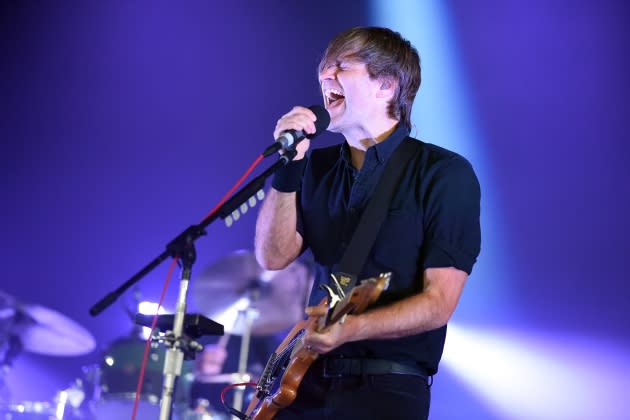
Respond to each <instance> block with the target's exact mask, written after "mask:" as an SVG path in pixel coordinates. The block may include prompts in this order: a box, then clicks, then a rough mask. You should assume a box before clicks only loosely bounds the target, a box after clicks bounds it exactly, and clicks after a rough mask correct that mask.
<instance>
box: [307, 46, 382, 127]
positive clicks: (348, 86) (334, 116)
mask: <svg viewBox="0 0 630 420" xmlns="http://www.w3.org/2000/svg"><path fill="white" fill-rule="evenodd" d="M319 83H320V87H321V90H322V95H323V96H324V103H325V105H326V109H327V110H328V112H329V113H330V125H329V126H328V130H329V131H333V132H341V133H344V132H349V131H352V130H356V129H359V130H361V129H364V128H365V127H366V124H368V123H369V121H371V120H372V119H373V118H375V117H376V118H381V117H382V116H381V115H380V114H382V108H381V107H380V106H378V101H377V100H376V93H377V92H378V90H379V88H380V82H379V81H378V80H374V79H372V78H370V75H369V74H368V71H367V67H366V65H365V64H364V63H362V62H360V61H357V60H356V59H351V58H344V57H343V56H342V57H340V58H338V59H337V60H336V61H334V62H332V61H331V62H328V63H326V64H325V65H324V66H323V67H322V70H321V71H320V73H319Z"/></svg>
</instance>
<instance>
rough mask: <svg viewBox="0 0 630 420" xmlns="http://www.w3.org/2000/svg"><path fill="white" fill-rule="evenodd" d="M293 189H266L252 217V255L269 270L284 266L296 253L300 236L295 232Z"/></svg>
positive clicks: (295, 212) (299, 246)
mask: <svg viewBox="0 0 630 420" xmlns="http://www.w3.org/2000/svg"><path fill="white" fill-rule="evenodd" d="M296 199H297V193H295V192H290V193H284V192H279V191H277V190H275V189H273V188H271V189H270V190H269V192H268V193H267V197H266V198H265V201H264V202H263V205H262V208H261V209H260V213H259V214H258V219H257V220H256V240H255V247H256V257H257V259H258V262H259V263H260V264H262V265H263V266H264V267H265V268H267V269H269V270H280V269H282V268H284V267H286V266H287V265H288V264H289V263H290V262H291V261H293V260H294V259H295V258H296V257H297V256H298V255H299V253H300V249H301V248H302V237H301V236H300V234H299V233H297V230H296V227H297V209H296V201H295V200H296Z"/></svg>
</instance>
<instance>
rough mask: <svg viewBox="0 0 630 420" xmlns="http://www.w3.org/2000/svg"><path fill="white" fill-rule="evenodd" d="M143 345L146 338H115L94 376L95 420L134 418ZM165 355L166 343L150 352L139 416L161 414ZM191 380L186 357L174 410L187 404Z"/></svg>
mask: <svg viewBox="0 0 630 420" xmlns="http://www.w3.org/2000/svg"><path fill="white" fill-rule="evenodd" d="M144 346H145V341H143V340H140V339H137V338H124V339H119V340H116V341H115V342H114V343H112V345H111V346H110V348H109V349H108V350H107V351H106V352H105V355H104V356H103V360H102V361H101V364H100V367H99V369H98V371H97V372H96V373H95V374H94V375H93V376H94V378H93V379H92V381H93V382H94V383H95V384H96V386H95V389H94V395H93V398H92V400H93V402H92V404H91V405H92V407H91V409H90V411H91V412H92V413H93V419H94V420H115V419H129V418H131V413H132V411H133V403H134V399H135V395H136V386H137V383H138V376H139V374H140V364H141V363H142V356H143V354H144ZM165 355H166V349H164V347H163V346H159V347H157V348H151V350H150V352H149V357H148V361H147V366H146V369H145V371H144V381H143V383H142V392H141V394H140V399H139V404H138V414H137V417H136V418H137V419H138V420H143V419H147V420H149V419H150V420H154V419H157V418H159V414H160V396H161V394H162V383H163V368H164V357H165ZM191 382H192V366H191V362H188V361H184V364H183V366H182V373H181V375H180V377H179V380H178V383H177V386H176V390H175V397H174V398H173V403H174V408H173V413H174V414H175V413H176V412H177V411H180V410H181V408H180V407H185V406H186V405H187V404H188V397H187V396H188V395H189V392H190V383H191Z"/></svg>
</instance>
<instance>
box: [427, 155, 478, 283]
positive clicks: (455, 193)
mask: <svg viewBox="0 0 630 420" xmlns="http://www.w3.org/2000/svg"><path fill="white" fill-rule="evenodd" d="M436 166H437V167H436V169H435V171H434V172H433V174H432V175H431V178H430V181H429V183H428V186H427V190H426V194H425V196H424V200H423V206H424V220H423V223H424V242H423V246H422V257H423V258H422V265H423V267H422V268H423V270H424V269H426V268H435V267H455V268H457V269H460V270H462V271H465V272H466V273H468V274H470V273H471V271H472V268H473V265H474V264H475V262H476V260H477V257H478V255H479V251H480V248H481V227H480V223H479V216H480V199H481V190H480V186H479V181H478V180H477V176H476V175H475V172H474V170H473V168H472V166H471V165H470V163H469V162H468V161H467V160H466V159H464V158H462V157H461V156H457V157H453V158H450V159H448V160H446V161H444V162H443V163H439V164H438V165H436Z"/></svg>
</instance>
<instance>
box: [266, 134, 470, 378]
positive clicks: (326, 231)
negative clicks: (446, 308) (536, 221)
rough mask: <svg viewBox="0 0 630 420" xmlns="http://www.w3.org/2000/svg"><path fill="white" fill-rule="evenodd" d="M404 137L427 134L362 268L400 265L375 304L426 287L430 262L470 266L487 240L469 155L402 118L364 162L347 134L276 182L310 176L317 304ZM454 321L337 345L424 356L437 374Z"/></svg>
mask: <svg viewBox="0 0 630 420" xmlns="http://www.w3.org/2000/svg"><path fill="white" fill-rule="evenodd" d="M402 141H414V142H417V145H418V146H417V147H416V148H415V150H416V151H415V156H413V157H412V158H411V161H410V163H409V165H408V169H407V170H406V171H405V173H404V174H403V177H402V180H401V182H400V184H399V186H398V188H397V191H396V192H395V193H394V196H393V199H392V201H391V203H389V205H388V214H387V217H386V219H385V221H384V222H383V224H382V226H380V227H375V228H377V229H379V233H378V235H377V239H376V241H375V243H374V245H373V247H372V250H371V252H370V254H369V257H368V259H367V261H366V262H365V264H364V266H363V269H362V270H361V272H360V273H358V278H359V279H363V278H367V277H372V276H376V275H378V274H380V273H384V272H388V271H391V272H392V273H393V274H392V279H391V282H390V286H389V288H388V289H387V290H386V291H384V292H383V293H382V294H381V296H380V298H379V300H378V301H377V303H376V304H375V306H378V305H386V304H390V303H392V302H395V301H398V300H400V299H403V298H405V297H407V296H410V295H413V294H416V293H420V292H422V288H423V280H422V276H423V272H424V270H425V269H426V268H430V267H455V268H458V269H460V270H463V271H465V272H467V273H470V272H471V270H472V266H473V264H474V263H475V261H476V258H477V256H478V254H479V249H480V241H481V239H480V236H481V235H480V226H479V200H480V188H479V183H478V181H477V178H476V176H475V173H474V171H473V169H472V167H471V166H470V164H469V163H468V161H466V160H465V159H464V158H463V157H461V156H459V155H458V154H456V153H454V152H451V151H448V150H446V149H443V148H441V147H438V146H435V145H432V144H428V143H424V142H421V141H419V140H416V139H412V138H410V137H408V132H407V130H406V129H405V128H403V127H402V126H399V127H398V128H397V129H396V130H395V131H394V132H393V133H392V134H391V135H390V136H389V137H388V138H387V139H385V140H384V141H382V142H380V143H378V144H376V145H374V146H372V147H370V148H368V149H367V151H366V153H365V160H364V162H363V166H362V167H361V169H360V170H357V169H356V168H354V167H353V166H352V164H351V160H350V149H349V146H348V145H347V143H343V144H341V145H336V146H332V147H327V148H322V149H314V150H312V151H310V153H309V155H308V157H307V158H305V159H303V160H301V161H297V162H292V163H290V164H289V166H288V167H286V168H283V169H282V170H281V171H279V172H277V173H276V176H275V178H274V181H273V186H274V188H276V189H278V190H280V191H291V190H295V189H296V186H297V185H298V184H297V183H296V179H300V177H299V174H302V177H301V184H299V187H298V189H299V190H300V191H299V193H298V194H299V195H298V196H299V200H298V203H297V210H298V226H297V230H298V232H299V233H300V234H301V235H302V237H303V239H304V249H307V248H309V249H310V250H311V252H312V254H313V258H314V261H315V273H316V279H315V286H314V287H313V293H312V294H311V299H310V304H311V305H316V304H318V303H319V302H320V300H321V299H322V298H323V297H324V296H325V294H324V292H323V291H322V290H321V289H320V288H319V287H318V285H320V284H329V280H330V274H331V273H335V272H336V271H337V268H338V264H339V261H340V260H341V258H342V256H343V254H344V252H345V250H346V247H347V246H348V244H349V243H350V239H351V238H352V234H353V233H354V230H355V229H356V227H357V224H358V222H359V219H360V217H361V214H362V212H363V209H364V208H365V206H366V205H367V203H368V201H369V199H370V197H371V195H372V193H373V192H374V190H375V188H376V184H377V182H378V180H379V178H380V177H381V175H382V173H383V170H384V168H385V164H386V163H387V161H388V159H389V158H390V157H391V155H392V153H393V152H394V150H395V149H396V147H398V145H399V144H400V143H401V142H402ZM445 336H446V326H444V327H442V328H438V329H436V330H433V331H428V332H425V333H422V334H418V335H413V336H408V337H403V338H399V339H395V340H367V341H361V342H353V343H346V344H344V345H343V346H341V347H339V348H338V349H335V350H334V351H333V354H342V355H344V356H347V357H374V358H387V359H391V360H399V361H415V362H416V363H418V364H420V365H422V366H424V367H425V368H426V369H427V371H428V373H429V374H433V373H435V372H436V371H437V366H438V362H439V360H440V358H441V355H442V350H443V347H444V339H445Z"/></svg>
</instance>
